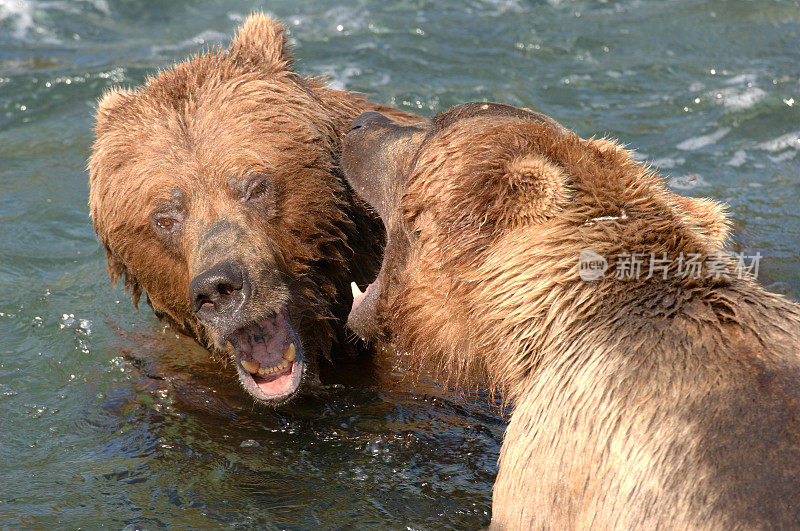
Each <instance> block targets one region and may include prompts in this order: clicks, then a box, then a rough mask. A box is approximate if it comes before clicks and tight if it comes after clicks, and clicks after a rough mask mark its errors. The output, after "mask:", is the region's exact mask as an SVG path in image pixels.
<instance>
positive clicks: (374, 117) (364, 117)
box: [350, 111, 391, 131]
mask: <svg viewBox="0 0 800 531" xmlns="http://www.w3.org/2000/svg"><path fill="white" fill-rule="evenodd" d="M390 121H391V120H389V119H388V118H387V117H385V116H384V115H382V114H381V113H379V112H375V111H368V112H362V113H361V114H359V115H358V116H356V119H355V120H353V123H352V124H351V125H350V131H355V130H356V129H361V128H362V127H364V126H365V125H368V124H371V123H373V122H374V123H387V122H390Z"/></svg>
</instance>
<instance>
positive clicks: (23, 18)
mask: <svg viewBox="0 0 800 531" xmlns="http://www.w3.org/2000/svg"><path fill="white" fill-rule="evenodd" d="M33 7H34V6H33V2H30V1H28V0H0V22H4V21H6V20H11V23H12V27H13V28H14V29H13V33H12V34H13V35H14V37H15V38H16V39H19V40H22V39H25V38H26V37H27V36H28V33H29V32H30V31H31V30H33V29H34V28H35V27H36V24H35V23H34V21H33Z"/></svg>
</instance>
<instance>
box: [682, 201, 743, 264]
mask: <svg viewBox="0 0 800 531" xmlns="http://www.w3.org/2000/svg"><path fill="white" fill-rule="evenodd" d="M674 201H675V203H676V208H677V210H678V215H679V216H680V217H681V218H682V219H683V221H684V223H686V224H687V225H689V226H690V227H691V228H692V229H693V230H694V231H695V232H696V233H697V234H699V235H700V237H701V238H702V239H703V241H704V243H705V244H706V245H708V246H709V247H710V248H711V251H721V250H722V249H723V247H725V245H726V244H727V243H728V239H729V238H730V232H731V222H730V218H729V217H728V214H727V212H726V210H725V206H724V205H723V204H722V203H718V202H717V201H714V200H713V199H707V198H699V197H684V196H680V195H675V197H674Z"/></svg>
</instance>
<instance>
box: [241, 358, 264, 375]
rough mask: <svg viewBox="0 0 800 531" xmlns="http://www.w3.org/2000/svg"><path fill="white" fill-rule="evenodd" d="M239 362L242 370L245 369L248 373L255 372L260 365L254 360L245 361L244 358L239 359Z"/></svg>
mask: <svg viewBox="0 0 800 531" xmlns="http://www.w3.org/2000/svg"><path fill="white" fill-rule="evenodd" d="M241 364H242V367H244V370H246V371H247V372H249V373H250V374H255V373H257V372H258V370H259V368H260V367H261V365H260V364H258V363H256V362H255V361H247V360H245V359H243V360H241Z"/></svg>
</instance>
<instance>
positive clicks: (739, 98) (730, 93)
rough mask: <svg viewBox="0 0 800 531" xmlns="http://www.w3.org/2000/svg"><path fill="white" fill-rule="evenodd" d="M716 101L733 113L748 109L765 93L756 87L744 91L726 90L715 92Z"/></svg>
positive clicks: (765, 94)
mask: <svg viewBox="0 0 800 531" xmlns="http://www.w3.org/2000/svg"><path fill="white" fill-rule="evenodd" d="M717 96H718V97H717V99H718V100H720V101H722V105H723V106H724V107H725V108H727V109H731V110H733V111H741V110H743V109H748V108H750V107H752V106H754V105H755V104H757V103H758V102H760V101H761V100H763V99H764V98H766V97H767V92H766V91H764V90H762V89H760V88H758V87H748V88H746V89H739V88H727V89H722V90H720V91H718V92H717Z"/></svg>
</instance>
